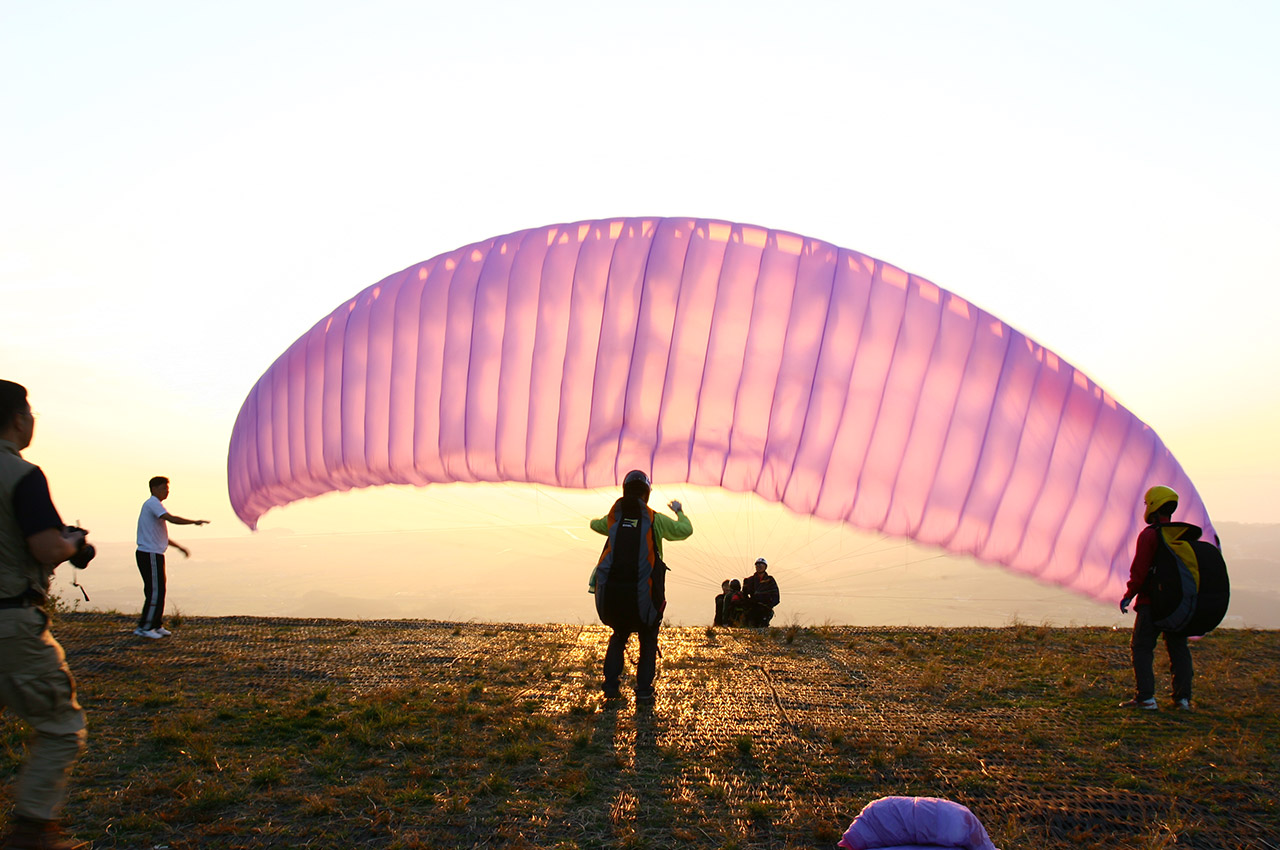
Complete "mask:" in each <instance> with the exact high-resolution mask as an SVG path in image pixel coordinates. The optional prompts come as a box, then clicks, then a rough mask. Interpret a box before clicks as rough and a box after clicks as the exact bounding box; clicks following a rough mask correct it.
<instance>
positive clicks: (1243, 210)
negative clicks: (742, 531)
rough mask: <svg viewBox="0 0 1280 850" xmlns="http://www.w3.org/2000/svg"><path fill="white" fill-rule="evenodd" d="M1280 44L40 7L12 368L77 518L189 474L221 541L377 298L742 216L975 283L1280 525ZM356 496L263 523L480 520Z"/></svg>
mask: <svg viewBox="0 0 1280 850" xmlns="http://www.w3.org/2000/svg"><path fill="white" fill-rule="evenodd" d="M1277 35H1280V6H1277V5H1276V4H1274V3H1267V2H1258V3H1246V2H1241V3H1228V4H1220V5H1217V6H1213V7H1212V8H1211V7H1209V6H1205V5H1203V4H1189V3H1156V2H1142V3H1131V2H1119V3H1115V2H1085V3H1071V4H1026V3H1016V2H1007V3H1000V2H977V3H966V4H955V3H946V2H936V3H920V2H905V3H890V4H885V3H862V2H831V3H818V2H798V3H795V4H791V5H788V6H786V7H785V10H784V7H783V6H781V5H779V4H777V3H763V2H760V3H755V2H734V3H698V2H693V3H665V2H658V3H649V4H644V5H636V4H629V5H625V6H624V5H620V4H599V3H586V2H583V3H553V4H527V3H515V2H511V3H503V2H473V3H457V4H450V5H442V4H429V3H417V2H405V3H393V2H379V0H373V1H372V2H367V3H361V4H347V3H329V2H305V3H303V2H261V0H255V2H252V3H249V2H226V3H218V4H173V3H162V2H149V3H147V2H115V3H90V2H50V3H38V4H28V3H17V2H7V0H3V2H0V116H2V117H0V121H3V131H2V132H0V194H2V195H3V198H4V202H3V203H2V204H0V295H2V296H3V300H2V301H0V303H2V304H3V307H2V308H0V309H2V310H3V313H2V314H0V315H3V317H4V327H5V331H4V334H3V336H2V337H0V376H2V377H5V378H8V379H11V380H16V381H19V382H20V383H23V384H25V385H26V386H27V387H28V388H29V390H30V393H31V400H32V404H33V407H34V409H35V410H36V412H37V413H38V414H39V416H40V418H39V421H38V424H37V431H36V439H35V442H34V444H33V446H32V447H31V449H30V451H29V452H28V453H27V456H28V457H29V458H31V459H32V460H34V461H35V462H37V463H39V464H41V465H42V466H43V467H44V469H45V470H46V472H47V474H48V476H49V479H50V481H51V483H52V487H53V493H54V498H55V501H56V502H57V504H58V506H59V508H60V509H61V510H62V512H63V514H64V518H66V519H68V520H75V519H79V520H80V521H81V522H82V523H83V524H84V525H86V526H88V527H90V528H91V529H92V531H93V533H94V536H95V537H96V538H97V539H99V540H103V541H129V540H131V539H132V536H133V529H134V525H135V522H136V518H137V510H138V507H139V505H140V504H141V502H142V501H143V499H145V497H146V495H147V492H146V480H147V478H148V477H150V476H151V475H155V474H165V475H168V476H170V477H171V478H172V479H173V481H174V485H173V495H172V497H171V499H170V501H169V503H168V504H169V505H170V508H171V510H173V511H174V512H176V513H179V514H181V515H184V516H192V517H203V518H208V519H210V520H212V521H213V525H211V526H209V527H208V528H207V529H202V530H200V531H198V532H196V531H187V532H186V534H185V537H184V538H183V539H186V538H191V539H192V542H194V540H195V539H198V538H199V536H201V535H203V536H205V537H206V538H208V537H242V536H247V535H248V533H249V532H248V531H247V529H245V528H244V527H243V526H242V525H241V524H240V523H239V521H238V520H236V519H235V517H234V515H233V514H232V512H231V508H230V504H229V501H228V498H227V493H226V480H225V478H226V469H225V464H226V453H227V440H228V438H229V436H230V432H231V426H232V423H233V421H234V419H235V416H236V413H237V410H238V409H239V406H240V403H241V402H242V401H243V399H244V396H245V394H246V393H247V392H248V390H249V389H250V387H251V386H252V385H253V383H254V381H255V380H256V379H257V378H258V376H259V375H260V374H261V373H262V372H263V371H264V370H265V369H266V368H267V367H268V366H269V365H270V364H271V362H272V361H273V360H274V359H275V357H276V356H277V355H279V354H280V353H281V352H282V351H284V350H285V348H287V347H288V345H289V344H290V343H292V342H293V340H294V339H296V338H297V337H298V336H299V335H300V334H302V333H303V332H304V331H306V330H307V329H308V328H309V327H310V326H311V325H312V324H313V323H314V322H315V321H316V320H317V319H319V318H320V317H321V316H323V315H324V314H326V313H327V312H328V311H330V310H331V309H333V308H334V307H335V306H336V305H337V304H339V303H340V302H342V301H343V300H345V299H347V298H349V297H350V296H351V295H353V294H355V293H356V292H357V291H359V290H360V289H362V288H364V287H365V286H367V285H369V284H371V283H373V282H375V281H377V280H379V279H381V278H383V277H385V276H387V275H389V274H391V273H393V272H396V271H398V270H400V269H402V268H404V267H406V266H408V265H411V264H413V263H416V262H418V261H421V260H424V259H427V258H429V257H432V256H434V255H436V254H439V253H442V252H445V251H449V250H451V249H453V248H456V247H458V246H460V245H463V244H466V243H469V242H474V241H478V240H481V239H485V238H487V237H490V236H494V235H497V234H501V233H506V232H510V231H514V230H520V229H524V228H529V227H535V226H539V225H543V224H549V223H553V222H561V221H576V220H581V219H590V218H603V217H611V216H639V215H657V216H693V217H711V218H719V219H725V220H730V221H739V222H749V223H754V224H758V225H762V226H765V227H771V228H778V229H783V230H789V231H792V232H796V233H801V234H804V235H806V236H811V237H815V238H819V239H823V240H826V241H829V242H832V243H834V244H836V245H840V246H843V247H847V248H850V249H853V250H856V251H860V252H862V253H865V254H869V255H871V256H873V257H877V258H879V259H882V260H884V261H886V262H889V263H892V264H893V265H896V266H898V267H900V268H903V269H906V270H907V271H909V272H912V273H914V274H917V275H920V276H922V277H924V278H927V279H929V280H931V281H933V282H934V283H936V284H938V285H939V286H942V287H944V288H946V289H949V290H951V291H953V292H956V293H957V294H959V295H961V296H963V297H964V298H966V299H968V300H970V301H972V302H973V303H975V304H977V305H979V306H981V307H983V308H984V309H987V310H989V311H991V312H992V313H994V314H995V315H997V316H999V317H1000V318H1001V319H1003V320H1005V321H1006V322H1008V323H1010V324H1012V325H1014V326H1015V327H1017V328H1019V329H1020V330H1022V331H1024V332H1025V333H1027V334H1028V335H1030V336H1031V337H1033V338H1034V339H1035V340H1037V341H1038V342H1040V343H1041V344H1043V345H1045V346H1047V347H1049V348H1050V349H1052V350H1053V351H1055V352H1056V353H1057V354H1059V355H1060V356H1061V357H1063V358H1064V359H1066V360H1068V361H1069V362H1071V363H1073V364H1074V365H1076V366H1077V367H1079V368H1080V369H1082V370H1084V371H1085V372H1086V373H1087V374H1088V375H1089V376H1090V377H1092V378H1093V379H1094V380H1096V381H1097V382H1098V383H1099V384H1101V385H1102V386H1103V387H1104V388H1106V389H1107V390H1108V391H1109V392H1110V393H1111V394H1112V395H1114V396H1115V397H1116V398H1117V399H1118V400H1119V401H1120V402H1121V403H1122V404H1124V405H1125V406H1127V407H1128V408H1129V409H1130V410H1132V411H1133V412H1134V413H1135V414H1137V415H1138V416H1139V417H1141V418H1142V419H1143V420H1145V421H1146V422H1147V423H1149V424H1150V425H1151V426H1152V427H1154V428H1155V429H1156V431H1157V432H1158V433H1159V434H1160V436H1161V438H1162V439H1163V440H1164V442H1165V443H1166V445H1168V446H1169V448H1170V449H1171V450H1172V451H1173V452H1174V454H1175V455H1176V456H1177V458H1178V459H1179V461H1180V462H1181V463H1182V465H1183V467H1184V468H1185V469H1186V470H1187V471H1188V473H1189V475H1190V477H1191V478H1192V480H1193V481H1195V482H1196V484H1197V487H1198V488H1199V490H1200V492H1201V495H1202V496H1203V498H1204V500H1205V503H1206V504H1207V506H1208V509H1209V511H1210V513H1211V514H1212V515H1213V517H1214V519H1215V520H1220V521H1236V522H1252V523H1263V522H1266V523H1275V522H1280V499H1277V498H1276V494H1277V493H1280V447H1278V443H1277V439H1276V435H1277V434H1280V392H1277V387H1278V386H1280V384H1278V383H1277V378H1276V375H1277V373H1278V372H1280V334H1278V333H1277V332H1276V330H1275V324H1276V316H1277V313H1278V312H1280V294H1278V291H1280V286H1278V284H1280V238H1278V237H1277V234H1280V204H1277V203H1276V198H1278V197H1280V157H1277V156H1276V151H1278V150H1280V59H1277V56H1276V52H1275V48H1274V43H1275V39H1276V37H1277ZM319 502H320V504H317V505H315V506H307V505H300V506H295V507H290V508H287V509H284V510H281V511H275V512H271V513H268V514H267V515H266V516H265V517H264V518H263V521H262V528H263V529H264V531H271V530H272V529H275V530H277V531H279V530H282V529H284V528H288V529H290V530H292V531H295V532H301V533H326V532H333V531H343V532H353V533H354V532H366V531H378V530H385V529H392V528H394V529H412V528H417V527H421V526H419V525H417V523H418V522H419V521H420V518H421V510H420V504H428V505H429V507H428V511H429V512H430V514H431V522H443V523H444V524H446V525H448V524H451V523H452V524H453V525H454V526H457V527H463V526H466V525H473V524H474V523H475V521H476V520H477V518H478V516H479V515H478V513H477V509H476V508H475V507H474V506H469V505H467V504H466V503H465V502H466V500H465V499H463V500H461V501H460V502H459V504H458V505H453V504H450V503H448V501H447V500H439V499H437V500H434V501H431V502H429V503H426V502H424V503H415V502H414V501H413V499H412V494H408V495H405V494H403V493H398V494H394V495H387V494H384V495H383V496H381V497H379V496H378V495H377V494H367V495H366V496H362V497H345V500H343V501H340V502H337V501H334V500H329V501H328V502H326V500H323V499H322V500H319ZM333 505H340V507H337V508H335V507H333ZM574 510H576V511H577V512H578V513H579V514H582V515H586V514H589V512H590V509H589V506H588V507H582V508H575V509H574ZM574 510H570V511H569V515H571V516H572V515H574ZM451 511H456V512H457V513H456V515H455V514H452V513H450V512H451ZM600 512H603V509H602V510H601V511H600ZM338 526H340V527H338ZM175 536H178V535H177V534H175ZM584 537H585V535H584ZM595 545H596V543H595V541H590V542H589V544H584V551H587V552H589V551H590V550H591V549H592V548H593V547H595Z"/></svg>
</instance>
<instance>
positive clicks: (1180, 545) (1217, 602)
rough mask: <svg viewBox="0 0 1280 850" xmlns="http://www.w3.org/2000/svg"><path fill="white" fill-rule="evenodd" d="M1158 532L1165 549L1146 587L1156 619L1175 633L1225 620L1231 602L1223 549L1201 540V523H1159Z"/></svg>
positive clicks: (1198, 631) (1203, 630) (1195, 631)
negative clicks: (1196, 524)
mask: <svg viewBox="0 0 1280 850" xmlns="http://www.w3.org/2000/svg"><path fill="white" fill-rule="evenodd" d="M1156 533H1157V535H1158V536H1159V540H1160V548H1159V549H1158V550H1157V551H1156V557H1155V561H1154V562H1153V563H1152V565H1151V573H1150V575H1149V576H1148V577H1147V582H1146V588H1145V589H1146V593H1147V595H1148V597H1150V599H1151V617H1152V622H1154V623H1155V625H1156V626H1157V627H1158V628H1160V629H1161V630H1163V631H1167V632H1173V633H1175V634H1181V635H1187V636H1198V635H1203V634H1207V633H1208V632H1210V631H1212V630H1213V629H1214V628H1215V627H1216V626H1217V625H1218V624H1219V623H1221V622H1222V618H1223V617H1225V616H1226V613H1227V606H1228V604H1229V603H1230V601H1231V584H1230V581H1229V580H1228V578H1227V565H1226V562H1225V561H1224V560H1223V559H1222V550H1220V549H1219V548H1218V547H1217V546H1215V545H1213V544H1212V543H1209V542H1207V541H1204V540H1201V539H1200V533H1201V532H1200V528H1199V527H1198V526H1195V525H1191V524H1190V523H1186V522H1169V523H1160V524H1158V525H1157V526H1156ZM1197 575H1198V576H1199V580H1198V581H1197V578H1196V577H1197Z"/></svg>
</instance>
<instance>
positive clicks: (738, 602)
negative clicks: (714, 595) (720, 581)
mask: <svg viewBox="0 0 1280 850" xmlns="http://www.w3.org/2000/svg"><path fill="white" fill-rule="evenodd" d="M746 608H747V598H746V597H745V596H743V595H742V583H741V582H739V581H738V580H737V579H736V578H735V579H734V580H733V581H731V582H729V589H728V590H727V591H725V595H724V612H723V616H722V617H721V618H720V619H721V622H722V625H726V626H741V625H742V620H743V617H744V615H745V614H746Z"/></svg>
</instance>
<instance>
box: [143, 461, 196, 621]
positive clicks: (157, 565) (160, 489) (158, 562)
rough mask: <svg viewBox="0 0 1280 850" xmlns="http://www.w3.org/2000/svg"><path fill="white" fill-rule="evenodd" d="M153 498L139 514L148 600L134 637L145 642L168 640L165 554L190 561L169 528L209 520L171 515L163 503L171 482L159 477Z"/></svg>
mask: <svg viewBox="0 0 1280 850" xmlns="http://www.w3.org/2000/svg"><path fill="white" fill-rule="evenodd" d="M149 483H150V486H151V498H150V499H147V500H146V501H145V502H143V503H142V512H141V513H140V514H138V553H137V556H138V572H139V573H141V574H142V590H143V594H144V596H145V597H146V598H145V599H144V600H143V603H142V615H141V616H140V617H139V618H138V627H137V628H136V629H134V630H133V633H134V634H135V635H138V636H139V637H145V638H162V637H168V636H169V634H170V632H169V630H168V629H166V628H165V627H164V589H165V575H164V553H165V550H167V549H168V548H169V547H170V546H172V547H173V548H175V549H177V550H178V551H179V552H181V553H182V554H183V557H186V558H190V557H191V551H190V550H189V549H187V548H186V547H185V546H183V545H182V544H181V543H178V542H177V541H175V540H170V539H169V527H168V526H167V525H166V524H165V523H169V522H171V523H173V524H174V525H204V524H205V523H207V522H208V520H207V519H185V518H183V517H180V516H177V515H175V514H171V513H169V510H168V508H166V507H165V506H164V500H165V499H167V498H169V479H168V478H165V477H164V476H161V475H157V476H156V477H155V478H152V479H151V481H150V482H149Z"/></svg>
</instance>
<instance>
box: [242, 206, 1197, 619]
mask: <svg viewBox="0 0 1280 850" xmlns="http://www.w3.org/2000/svg"><path fill="white" fill-rule="evenodd" d="M633 469H634V470H649V472H650V473H651V474H652V475H653V476H654V478H656V479H657V480H660V481H663V482H689V483H691V484H698V485H707V486H712V487H721V488H726V489H729V490H734V491H741V492H754V493H757V494H759V495H760V496H762V497H763V498H765V499H767V500H769V501H773V502H779V503H781V504H783V505H785V506H787V507H788V508H790V509H791V510H792V511H795V512H797V513H800V514H807V515H812V516H816V517H821V518H824V519H831V520H840V521H845V522H848V523H850V524H853V525H855V526H858V527H860V528H866V529H872V530H878V531H881V532H884V533H886V534H891V535H896V536H901V537H909V538H912V539H914V540H917V541H921V542H925V543H930V544H934V545H937V546H940V547H943V548H945V549H946V550H948V551H950V552H955V553H967V554H972V555H974V556H976V557H977V558H979V559H981V560H984V561H987V562H990V563H997V564H1002V565H1004V566H1006V567H1009V568H1011V569H1013V570H1016V571H1019V572H1022V573H1026V574H1029V575H1032V576H1035V577H1037V578H1039V579H1041V580H1042V581H1045V582H1049V583H1054V584H1060V585H1064V586H1066V587H1069V588H1072V589H1074V590H1077V591H1079V592H1081V593H1085V594H1088V595H1091V596H1094V597H1096V598H1099V599H1110V598H1111V597H1113V596H1116V595H1117V594H1118V593H1119V592H1120V591H1121V589H1122V588H1123V585H1124V581H1125V573H1126V570H1127V566H1128V551H1129V548H1130V546H1131V545H1132V541H1133V539H1134V536H1135V535H1136V533H1137V531H1138V528H1139V525H1140V524H1139V522H1138V519H1139V518H1138V517H1136V516H1135V512H1134V509H1133V506H1134V505H1137V504H1139V503H1140V502H1141V499H1142V494H1143V493H1144V492H1145V491H1146V490H1147V488H1149V487H1150V486H1151V485H1152V484H1153V483H1155V482H1164V483H1165V484H1167V485H1169V486H1171V487H1175V488H1176V489H1177V491H1178V492H1179V493H1181V494H1183V498H1182V499H1181V500H1180V505H1181V513H1182V516H1183V518H1185V519H1186V520H1187V521H1189V522H1194V523H1196V524H1197V525H1200V526H1202V527H1204V528H1205V529H1206V534H1208V533H1210V523H1209V518H1208V515H1207V513H1206V512H1205V509H1204V506H1203V504H1202V503H1201V502H1200V499H1199V497H1198V495H1197V494H1196V491H1195V488H1194V486H1193V485H1192V483H1191V482H1190V480H1188V478H1187V476H1186V475H1185V474H1184V472H1183V471H1182V469H1181V467H1180V466H1179V465H1178V463H1177V461H1176V460H1175V459H1174V457H1173V455H1172V454H1171V453H1170V452H1169V451H1168V449H1167V448H1166V447H1165V446H1164V444H1163V443H1162V442H1161V441H1160V439H1159V438H1158V437H1157V436H1156V434H1155V432H1154V431H1153V430H1152V429H1151V428H1150V427H1148V426H1147V425H1146V424H1145V423H1143V422H1142V421H1141V420H1139V419H1138V418H1137V417H1135V416H1134V415H1133V414H1131V413H1130V412H1129V411H1127V410H1126V409H1125V408H1124V407H1122V406H1121V405H1120V404H1118V403H1117V402H1116V401H1115V400H1114V399H1113V398H1111V397H1110V396H1109V395H1108V394H1107V393H1105V392H1104V391H1103V390H1102V389H1101V388H1100V387H1099V386H1098V385H1097V384H1096V383H1094V382H1093V381H1092V380H1090V379H1089V378H1088V377H1087V376H1085V375H1084V374H1082V373H1081V372H1079V371H1078V370H1076V369H1074V368H1073V367H1072V366H1071V365H1070V364H1068V363H1067V362H1066V361H1064V360H1062V359H1061V358H1060V357H1058V356H1057V355H1056V354H1054V353H1053V352H1051V351H1049V350H1047V349H1045V348H1044V347H1042V346H1040V345H1038V344H1036V343H1035V342H1034V341H1032V340H1031V339H1029V338H1027V337H1026V336H1024V335H1023V334H1021V333H1019V332H1018V331H1017V330H1016V329H1014V328H1012V327H1011V326H1009V325H1007V324H1005V323H1004V322H1001V321H1000V320H999V319H997V318H996V317H994V316H992V315H991V314H989V313H986V312H985V311H983V310H981V309H979V308H977V307H976V306H974V305H973V304H970V303H969V302H967V301H965V300H964V299H962V298H960V297H959V296H956V295H954V294H952V293H950V292H948V291H946V290H944V289H942V288H940V287H938V286H936V285H934V284H933V283H930V282H929V281H927V280H924V279H922V278H920V277H917V276H915V275H911V274H908V273H906V272H904V271H902V270H900V269H898V268H895V267H894V266H891V265H888V264H886V263H883V262H881V261H879V260H876V259H873V258H871V257H867V256H865V255H863V254H859V253H857V252H854V251H850V250H848V249H844V248H839V247H837V246H834V245H831V244H829V243H826V242H822V241H820V240H815V239H810V238H807V237H803V236H798V235H796V234H792V233H786V232H783V231H776V230H768V229H765V228H761V227H755V226H752V225H745V224H733V223H730V222H724V221H714V220H704V219H677V218H625V219H607V220H601V221H584V222H577V223H574V224H560V225H550V226H547V227H540V228H535V229H532V230H525V231H520V232H518V233H512V234H508V235H505V236H498V237H494V238H492V239H487V240H485V241H482V242H477V243H475V244H472V245H467V246H465V247H462V248H459V249H457V250H454V251H451V252H448V253H445V254H441V255H439V256H437V257H434V258H432V259H430V260H427V261H425V262H423V263H420V264H417V265H415V266H411V267H409V268H407V269H405V270H404V271H401V272H399V273H397V274H394V275H391V276H390V277H388V278H386V279H384V280H382V281H380V282H378V283H376V284H374V285H372V286H370V287H368V288H367V289H365V290H364V291H362V292H360V293H359V294H357V295H356V296H355V297H353V298H352V299H351V300H349V301H347V302H345V303H344V304H341V305H339V306H338V307H337V308H336V309H335V310H334V311H333V312H332V313H330V314H329V315H328V316H326V317H324V318H322V319H321V320H320V321H319V322H317V323H316V325H315V326H314V327H313V328H312V329H311V330H310V331H308V332H307V333H306V334H304V335H303V336H302V337H301V338H299V339H298V340H297V341H296V342H295V343H294V344H293V345H292V346H290V347H289V349H288V350H287V351H285V352H284V353H283V354H282V355H281V356H280V357H279V358H278V359H277V360H276V362H275V363H274V364H272V365H271V366H270V367H269V368H268V369H267V371H266V372H265V373H264V374H263V376H262V377H261V378H260V379H259V380H258V382H257V383H256V384H255V385H254V387H253V389H252V390H251V391H250V392H249V395H248V397H247V398H246V399H245V402H244V405H243V406H242V408H241V410H240V413H239V416H238V417H237V420H236V424H235V426H234V428H233V430H232V435H231V443H230V449H229V453H228V461H227V474H228V489H229V492H230V496H231V502H232V505H233V507H234V508H235V510H236V513H237V514H238V515H239V516H240V518H241V519H242V520H243V521H244V522H245V523H247V524H248V525H250V527H254V526H256V523H257V521H258V518H259V517H260V516H261V515H262V514H263V513H264V512H265V511H267V510H269V509H270V508H272V507H275V506H278V505H283V504H286V503H289V502H292V501H295V500H298V499H303V498H307V497H309V496H315V495H318V494H321V493H325V492H329V491H332V490H345V489H350V488H354V487H368V486H372V485H378V484H389V483H390V484H412V485H419V486H421V485H428V484H432V483H439V482H455V481H462V482H474V481H521V482H532V483H538V484H548V485H555V486H560V487H570V488H593V487H601V486H607V485H616V484H618V483H619V482H620V481H621V480H622V479H623V478H624V477H625V475H626V470H633Z"/></svg>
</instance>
